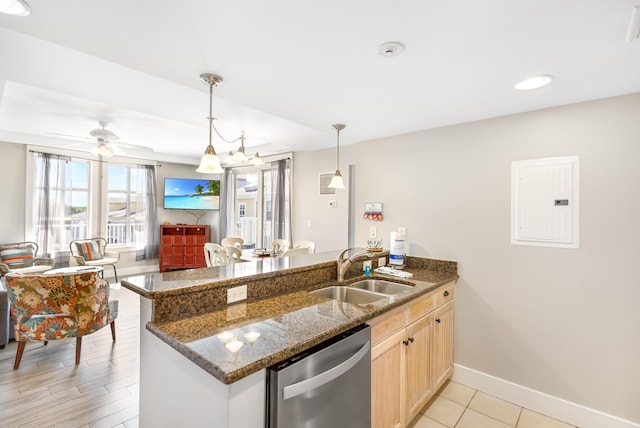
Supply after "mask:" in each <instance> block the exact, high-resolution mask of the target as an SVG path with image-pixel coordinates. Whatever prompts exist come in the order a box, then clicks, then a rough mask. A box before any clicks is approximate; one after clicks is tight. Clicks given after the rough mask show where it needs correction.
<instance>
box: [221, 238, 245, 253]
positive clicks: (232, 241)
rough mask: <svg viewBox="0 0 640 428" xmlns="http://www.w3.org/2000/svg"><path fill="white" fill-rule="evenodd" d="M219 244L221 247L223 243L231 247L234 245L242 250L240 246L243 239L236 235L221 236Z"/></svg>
mask: <svg viewBox="0 0 640 428" xmlns="http://www.w3.org/2000/svg"><path fill="white" fill-rule="evenodd" d="M220 245H222V246H223V247H224V246H225V245H230V246H232V247H236V248H238V249H240V250H242V246H243V245H244V239H242V238H237V237H230V238H222V241H220Z"/></svg>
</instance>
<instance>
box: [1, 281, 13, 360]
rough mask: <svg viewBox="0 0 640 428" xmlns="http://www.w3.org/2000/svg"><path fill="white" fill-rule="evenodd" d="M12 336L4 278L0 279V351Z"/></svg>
mask: <svg viewBox="0 0 640 428" xmlns="http://www.w3.org/2000/svg"><path fill="white" fill-rule="evenodd" d="M13 334H14V333H13V323H12V322H11V315H10V313H9V296H8V294H7V287H6V286H5V284H4V278H0V349H3V348H4V347H5V346H6V345H7V343H9V340H10V339H13Z"/></svg>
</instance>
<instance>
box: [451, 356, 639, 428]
mask: <svg viewBox="0 0 640 428" xmlns="http://www.w3.org/2000/svg"><path fill="white" fill-rule="evenodd" d="M451 380H453V381H454V382H458V383H461V384H463V385H466V386H470V387H471V388H474V389H477V390H479V391H482V392H485V393H487V394H489V395H493V396H495V397H498V398H501V399H503V400H505V401H508V402H510V403H514V404H517V405H518V406H522V407H526V408H527V409H530V410H533V411H534V412H538V413H541V414H544V415H547V416H550V417H552V418H555V419H558V420H561V421H563V422H567V423H569V424H572V425H576V426H578V427H580V428H640V424H638V423H636V422H632V421H628V420H625V419H622V418H619V417H617V416H613V415H609V414H607V413H604V412H601V411H598V410H595V409H591V408H588V407H585V406H582V405H580V404H576V403H572V402H570V401H567V400H563V399H562V398H558V397H554V396H552V395H549V394H545V393H544V392H540V391H536V390H533V389H530V388H527V387H525V386H522V385H518V384H515V383H513V382H509V381H507V380H504V379H500V378H497V377H495V376H491V375H489V374H486V373H482V372H479V371H477V370H473V369H470V368H468V367H465V366H461V365H458V364H456V365H455V366H454V369H453V375H452V376H451Z"/></svg>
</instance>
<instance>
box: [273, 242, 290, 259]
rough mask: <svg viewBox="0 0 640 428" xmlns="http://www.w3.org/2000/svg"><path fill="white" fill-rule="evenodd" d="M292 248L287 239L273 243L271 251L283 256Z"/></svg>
mask: <svg viewBox="0 0 640 428" xmlns="http://www.w3.org/2000/svg"><path fill="white" fill-rule="evenodd" d="M289 247H290V244H289V241H287V240H286V239H274V240H273V241H271V249H272V250H273V251H274V252H275V253H276V256H281V255H282V254H284V252H285V251H287V250H288V249H289Z"/></svg>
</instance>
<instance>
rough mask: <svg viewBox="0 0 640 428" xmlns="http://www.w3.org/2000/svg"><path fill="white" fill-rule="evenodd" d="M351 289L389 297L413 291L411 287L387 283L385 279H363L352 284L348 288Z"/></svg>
mask: <svg viewBox="0 0 640 428" xmlns="http://www.w3.org/2000/svg"><path fill="white" fill-rule="evenodd" d="M349 287H351V288H356V289H358V290H367V291H373V292H375V293H381V294H387V295H393V294H397V293H400V292H402V291H405V290H411V288H412V286H411V285H406V284H399V283H397V282H391V281H385V280H384V279H363V280H361V281H358V282H354V283H353V284H350V285H349V286H348V287H347V288H349Z"/></svg>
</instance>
